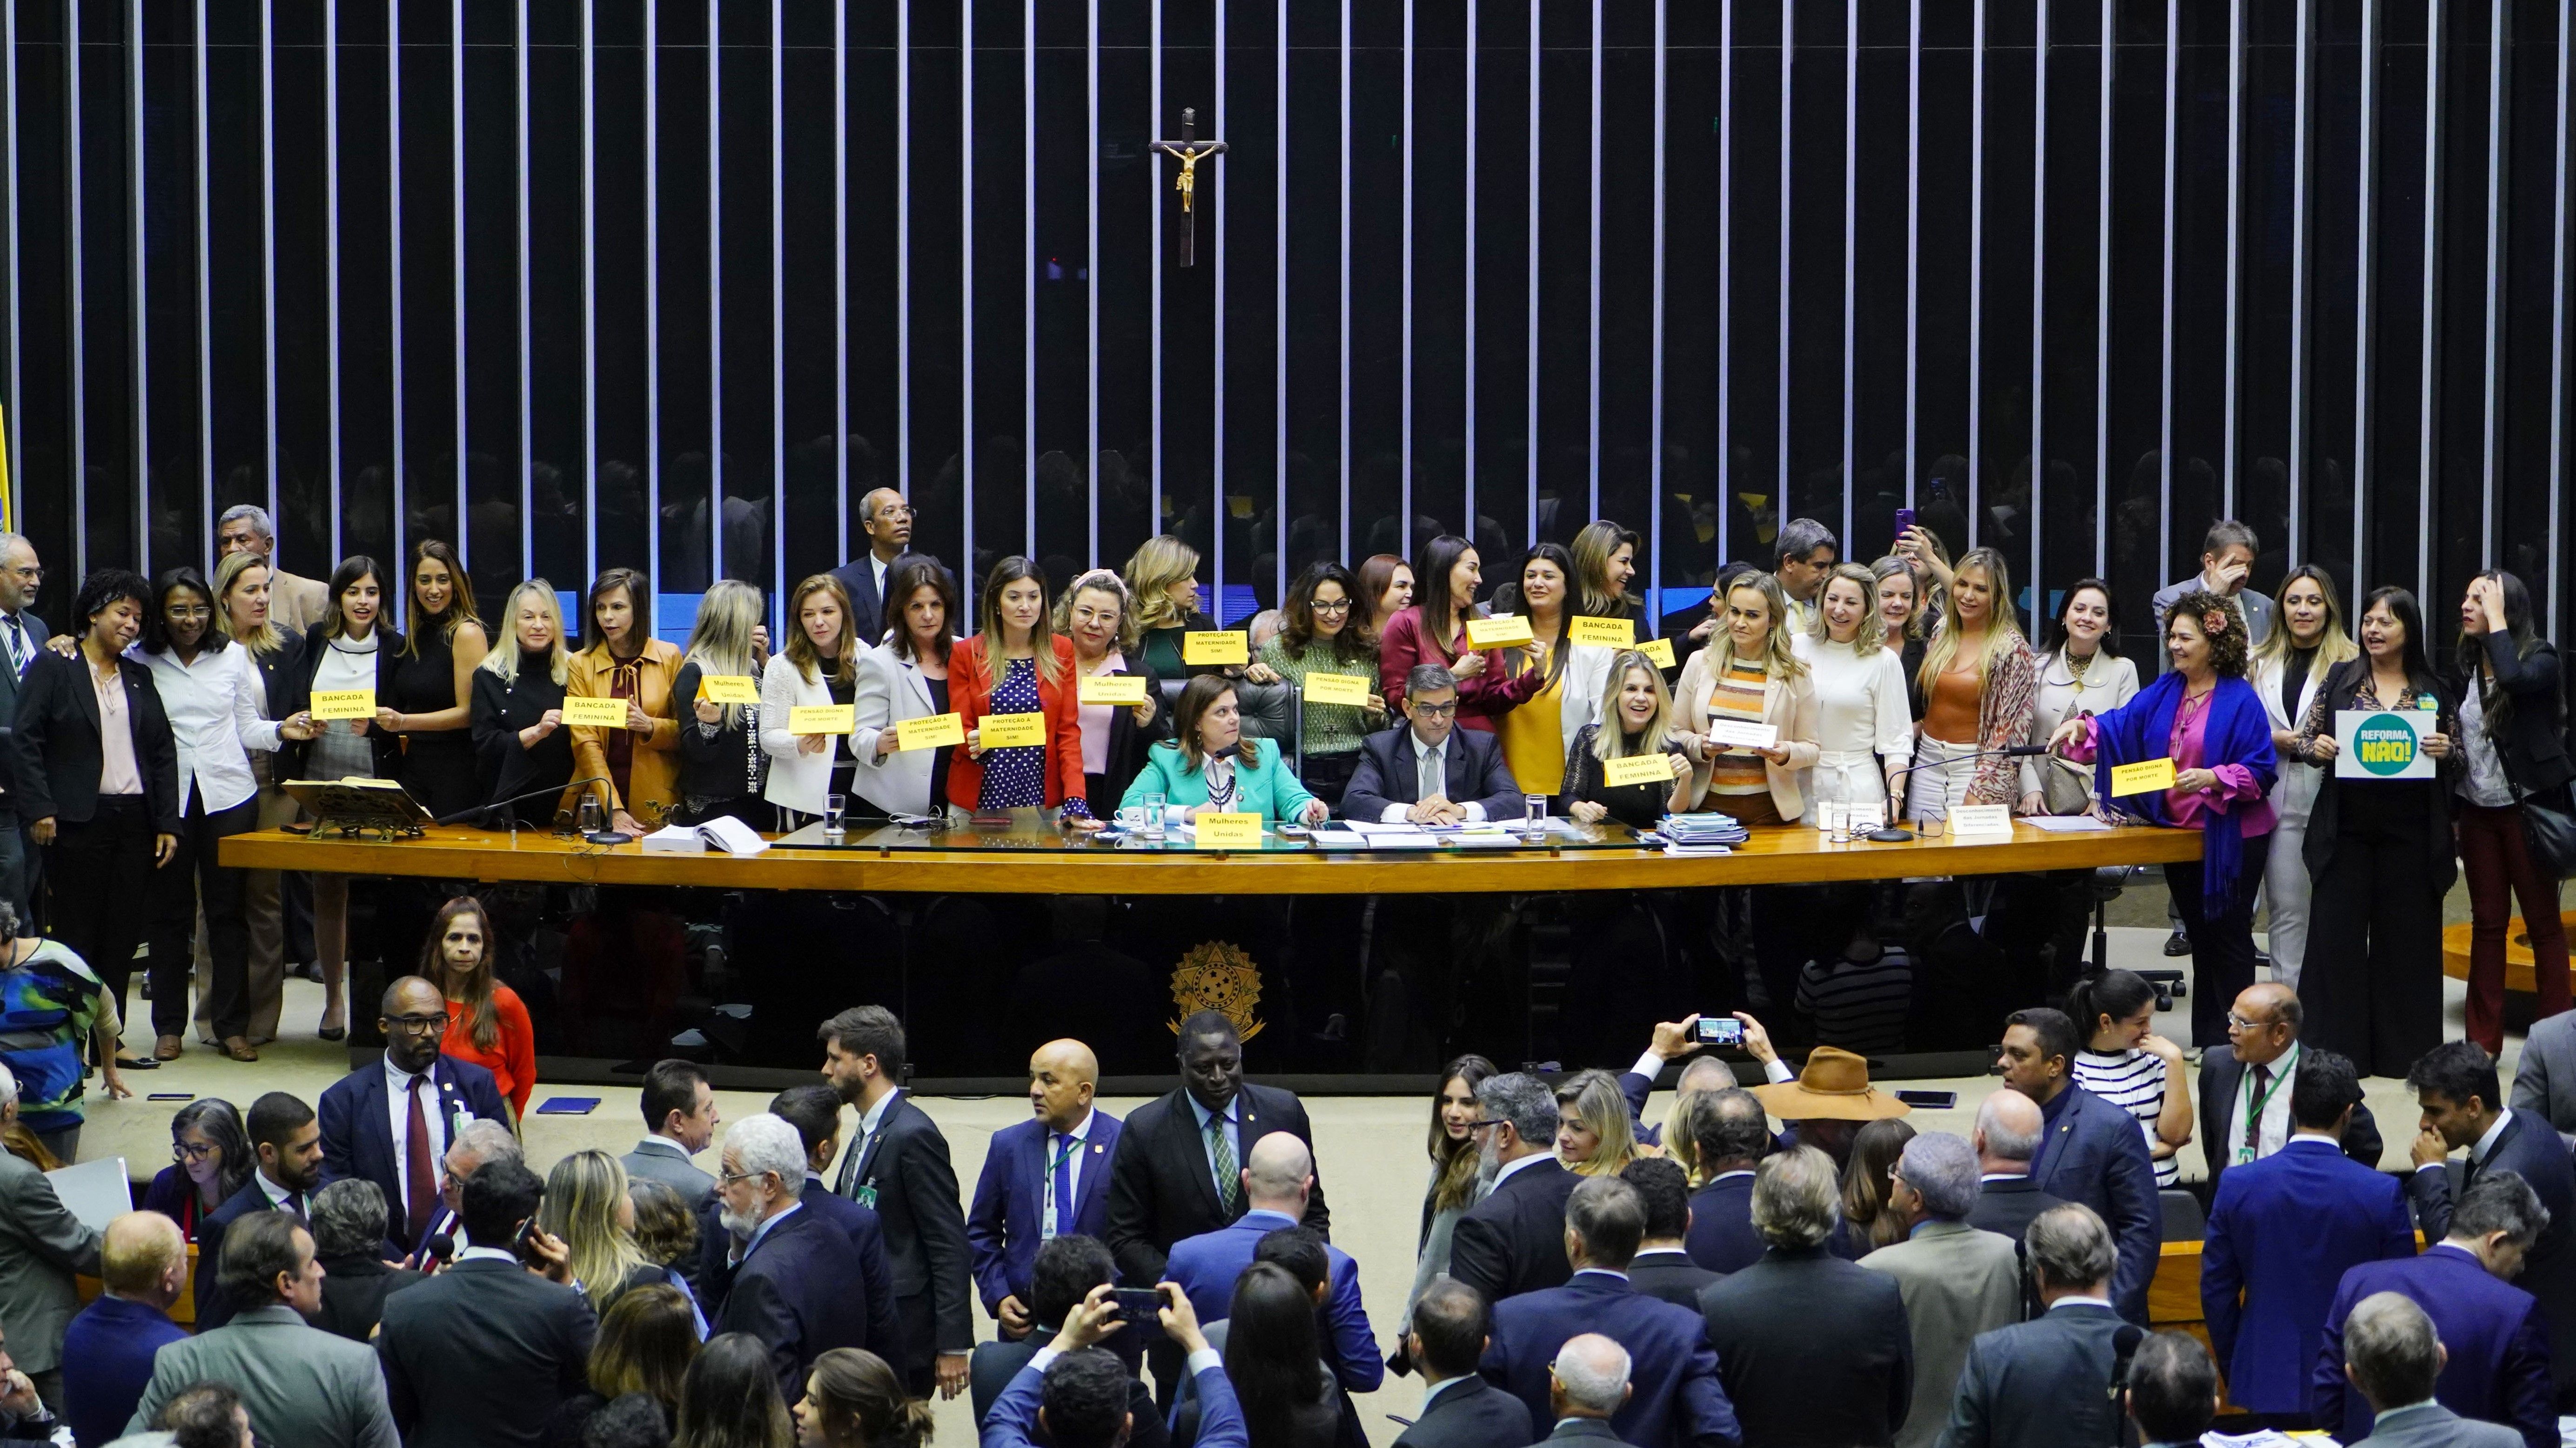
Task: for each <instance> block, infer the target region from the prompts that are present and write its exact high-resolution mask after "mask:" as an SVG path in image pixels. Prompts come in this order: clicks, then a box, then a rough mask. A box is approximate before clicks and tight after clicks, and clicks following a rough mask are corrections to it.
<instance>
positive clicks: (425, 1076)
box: [384, 1051, 438, 1096]
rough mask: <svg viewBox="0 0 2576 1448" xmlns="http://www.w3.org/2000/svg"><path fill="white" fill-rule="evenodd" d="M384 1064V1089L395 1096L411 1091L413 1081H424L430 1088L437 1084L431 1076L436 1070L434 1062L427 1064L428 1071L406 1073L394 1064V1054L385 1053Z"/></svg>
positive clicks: (436, 1065)
mask: <svg viewBox="0 0 2576 1448" xmlns="http://www.w3.org/2000/svg"><path fill="white" fill-rule="evenodd" d="M384 1062H385V1089H386V1090H388V1091H391V1092H393V1093H394V1094H395V1095H396V1096H400V1095H402V1094H403V1093H405V1092H407V1091H409V1090H411V1083H412V1082H414V1081H421V1080H425V1081H428V1082H429V1083H430V1084H431V1085H432V1086H435V1085H437V1084H438V1082H437V1079H436V1077H434V1076H433V1075H432V1074H431V1073H432V1072H434V1071H436V1070H437V1069H438V1062H437V1061H436V1060H432V1061H431V1062H430V1063H429V1069H428V1070H422V1071H406V1070H404V1069H403V1068H402V1067H400V1066H397V1065H395V1064H394V1053H393V1052H391V1051H387V1052H386V1053H385V1054H384Z"/></svg>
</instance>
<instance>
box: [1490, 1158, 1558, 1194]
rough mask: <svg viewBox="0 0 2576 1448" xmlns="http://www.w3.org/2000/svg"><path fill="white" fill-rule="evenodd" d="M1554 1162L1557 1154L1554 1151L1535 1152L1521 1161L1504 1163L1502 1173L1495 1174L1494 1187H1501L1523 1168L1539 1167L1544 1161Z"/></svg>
mask: <svg viewBox="0 0 2576 1448" xmlns="http://www.w3.org/2000/svg"><path fill="white" fill-rule="evenodd" d="M1554 1160H1556V1153H1555V1152H1552V1151H1534V1152H1531V1153H1530V1154H1529V1155H1527V1156H1525V1157H1522V1158H1521V1159H1520V1160H1518V1161H1507V1162H1505V1163H1503V1169H1502V1170H1501V1171H1498V1172H1496V1173H1494V1185H1496V1186H1501V1185H1502V1184H1503V1183H1504V1182H1505V1181H1506V1180H1508V1179H1509V1178H1510V1177H1511V1175H1512V1173H1514V1172H1516V1171H1519V1170H1520V1169H1521V1168H1523V1167H1527V1166H1535V1165H1537V1164H1538V1163H1540V1162H1543V1161H1554Z"/></svg>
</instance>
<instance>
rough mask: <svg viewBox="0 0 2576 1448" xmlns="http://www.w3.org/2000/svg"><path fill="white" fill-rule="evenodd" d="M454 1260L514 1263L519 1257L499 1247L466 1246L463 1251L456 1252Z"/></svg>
mask: <svg viewBox="0 0 2576 1448" xmlns="http://www.w3.org/2000/svg"><path fill="white" fill-rule="evenodd" d="M456 1260H457V1261H459V1262H510V1263H516V1262H517V1261H518V1260H519V1258H518V1255H517V1254H516V1253H513V1252H506V1251H503V1250H502V1249H501V1248H499V1247H468V1248H466V1249H465V1250H464V1251H462V1252H459V1253H457V1254H456Z"/></svg>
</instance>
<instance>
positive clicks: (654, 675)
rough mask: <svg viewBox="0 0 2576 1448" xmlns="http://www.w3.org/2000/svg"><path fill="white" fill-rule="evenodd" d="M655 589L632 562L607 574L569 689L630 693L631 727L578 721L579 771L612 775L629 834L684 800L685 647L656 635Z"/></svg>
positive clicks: (621, 825) (586, 775)
mask: <svg viewBox="0 0 2576 1448" xmlns="http://www.w3.org/2000/svg"><path fill="white" fill-rule="evenodd" d="M652 597H653V594H652V589H651V585H649V584H647V583H646V582H645V580H644V575H643V574H641V573H638V572H636V571H635V570H634V569H632V568H612V569H610V570H608V571H607V572H606V573H603V574H601V575H599V578H598V580H597V581H596V582H594V583H592V584H591V585H590V607H589V609H588V610H587V611H586V612H585V613H584V615H583V618H582V649H581V652H579V653H577V654H574V655H573V656H572V677H571V680H570V682H569V684H568V685H567V687H566V688H565V690H564V692H565V693H566V694H567V695H569V696H570V697H573V698H589V699H606V698H616V699H623V700H625V701H626V727H625V728H623V729H605V728H600V727H598V726H596V725H576V726H574V728H573V731H572V753H573V778H574V779H576V780H580V779H596V778H599V777H601V776H606V778H607V779H608V781H609V795H608V802H609V807H610V808H611V809H612V810H614V811H615V812H616V824H615V828H616V829H617V830H618V831H619V832H621V833H623V834H627V835H639V834H641V833H643V832H644V830H646V829H650V828H654V827H657V826H658V825H660V823H661V821H662V817H663V815H664V814H666V813H668V812H669V811H670V809H671V808H672V806H674V805H676V804H678V803H679V801H680V723H679V719H678V717H677V715H676V714H675V712H674V711H673V709H672V707H671V688H672V685H673V684H674V683H675V682H676V681H677V680H678V679H679V676H680V650H679V647H678V646H677V645H675V644H671V643H668V642H666V641H664V640H662V639H657V638H655V637H653V612H652V603H651V600H652Z"/></svg>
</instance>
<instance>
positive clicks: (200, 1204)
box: [143, 1096, 259, 1242]
mask: <svg viewBox="0 0 2576 1448" xmlns="http://www.w3.org/2000/svg"><path fill="white" fill-rule="evenodd" d="M258 1167H259V1157H258V1155H257V1153H255V1152H253V1151H252V1150H251V1146H250V1133H249V1132H248V1131H246V1130H244V1129H243V1127H242V1119H241V1113H240V1112H239V1111H236V1110H234V1109H233V1104H232V1103H231V1102H229V1101H226V1100H224V1099H223V1098H222V1097H220V1096H201V1097H199V1098H197V1099H196V1100H194V1101H191V1102H189V1103H188V1104H187V1105H185V1106H182V1107H180V1108H179V1109H178V1111H177V1112H176V1113H174V1114H173V1115H172V1116H171V1117H170V1165H168V1166H165V1167H163V1168H161V1171H160V1173H159V1174H158V1175H156V1176H154V1177H153V1178H152V1184H151V1185H150V1186H148V1187H146V1188H144V1189H143V1210H145V1211H147V1212H159V1213H160V1214H161V1215H163V1216H165V1217H168V1218H169V1219H170V1220H171V1221H174V1222H176V1223H178V1224H179V1231H180V1233H181V1234H182V1235H184V1236H185V1237H187V1239H188V1240H189V1241H191V1242H193V1241H195V1240H197V1224H198V1223H199V1222H201V1221H203V1220H205V1219H206V1218H207V1217H208V1216H210V1215H212V1214H213V1212H214V1210H215V1208H217V1207H220V1206H222V1205H223V1204H224V1203H225V1202H227V1201H229V1200H231V1199H232V1194H233V1193H235V1192H237V1191H240V1190H241V1189H242V1188H243V1187H244V1186H246V1185H248V1184H249V1182H250V1174H251V1173H252V1172H253V1171H255V1170H257V1169H258Z"/></svg>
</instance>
